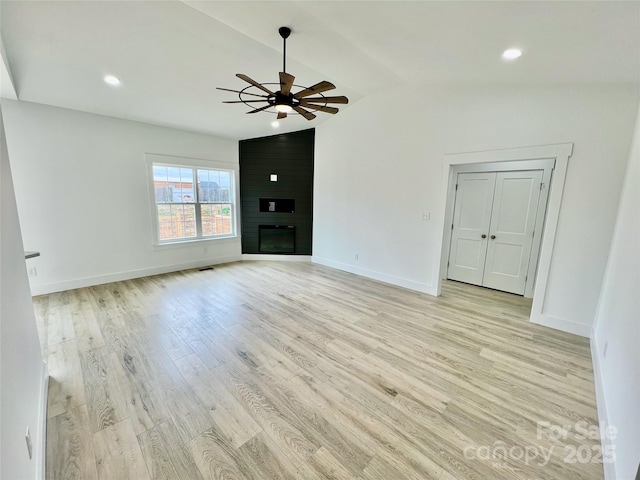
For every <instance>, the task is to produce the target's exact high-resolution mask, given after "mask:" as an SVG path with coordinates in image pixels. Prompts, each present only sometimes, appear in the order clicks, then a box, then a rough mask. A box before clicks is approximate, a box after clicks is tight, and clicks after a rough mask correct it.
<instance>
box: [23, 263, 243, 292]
mask: <svg viewBox="0 0 640 480" xmlns="http://www.w3.org/2000/svg"><path fill="white" fill-rule="evenodd" d="M240 260H242V255H229V256H226V257H217V258H213V259H212V258H205V259H202V260H197V261H194V262H187V263H174V264H171V265H162V266H159V267H152V268H143V269H140V270H129V271H126V272H118V273H110V274H107V275H99V276H96V277H85V278H79V279H76V280H69V281H65V282H56V283H49V284H45V285H38V286H35V287H31V295H32V296H34V297H35V296H36V295H46V294H49V293H55V292H64V291H66V290H74V289H76V288H84V287H92V286H94V285H102V284H105V283H112V282H121V281H123V280H131V279H132V278H141V277H149V276H151V275H160V274H163V273H170V272H179V271H180V270H189V269H191V268H200V267H207V266H209V265H218V264H221V263H230V262H237V261H240Z"/></svg>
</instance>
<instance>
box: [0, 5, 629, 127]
mask: <svg viewBox="0 0 640 480" xmlns="http://www.w3.org/2000/svg"><path fill="white" fill-rule="evenodd" d="M0 8H1V12H0V22H1V23H0V32H1V34H2V40H3V46H4V52H3V56H4V60H5V63H6V65H7V67H8V69H9V71H10V73H11V79H12V86H13V89H14V90H15V92H16V93H17V96H18V97H19V99H20V100H24V101H29V102H37V103H43V104H48V105H54V106H60V107H64V108H71V109H75V110H81V111H87V112H93V113H98V114H103V115H110V116H114V117H119V118H126V119H131V120H137V121H142V122H148V123H153V124H159V125H165V126H171V127H176V128H182V129H188V130H194V131H199V132H206V133H211V134H216V135H221V136H225V137H230V138H236V139H241V138H250V137H258V136H262V135H270V134H273V133H280V132H286V131H293V130H300V129H302V128H309V127H313V126H316V125H318V124H319V123H321V122H324V121H331V115H329V114H324V113H319V114H318V117H317V118H316V119H315V120H313V121H311V122H307V121H306V120H305V119H303V118H302V117H300V116H297V115H295V116H290V117H289V118H287V119H284V120H283V121H281V122H280V123H281V125H280V128H279V129H278V130H274V129H273V128H272V127H271V125H270V122H271V121H272V120H274V119H275V114H272V115H270V114H267V113H256V114H251V115H247V114H246V112H247V111H248V109H247V108H246V107H245V106H244V105H226V104H222V103H221V102H222V101H223V100H233V99H236V98H234V94H233V93H229V92H222V91H219V90H216V89H215V87H226V88H232V89H240V88H244V87H245V86H246V85H247V84H245V83H244V82H243V81H242V80H240V79H238V78H236V77H235V74H236V73H244V74H247V75H248V76H250V77H252V78H254V79H255V80H257V81H259V82H277V81H278V77H277V75H278V72H279V71H280V70H281V67H282V39H281V38H280V37H279V35H278V27H280V26H283V25H286V26H289V27H291V29H292V30H293V33H292V35H291V37H290V38H289V40H288V42H287V71H288V72H289V73H291V74H293V75H295V77H296V80H295V83H296V84H297V85H303V86H309V85H312V84H314V83H317V82H318V81H320V80H329V81H331V82H333V83H334V84H335V85H336V86H337V89H336V90H334V91H332V92H331V93H332V94H335V95H346V96H348V97H349V98H350V101H351V103H350V105H346V106H342V108H353V104H354V103H356V102H357V101H358V100H359V99H361V98H363V97H364V96H367V95H372V94H376V93H380V92H384V91H385V90H387V89H395V88H405V89H406V94H407V95H412V93H413V92H415V91H417V90H419V89H424V88H429V85H432V84H487V83H491V84H496V83H498V84H518V83H537V84H540V83H543V84H557V83H562V84H566V83H595V82H598V83H601V82H634V83H637V82H639V81H640V28H639V25H640V2H637V1H628V2H626V1H589V2H587V1H567V2H561V1H551V2H544V1H511V2H508V1H470V2H465V1H440V2H437V1H417V2H410V1H371V2H370V1H348V2H347V1H344V2H343V1H285V2H278V1H258V2H252V1H237V0H234V1H226V2H223V1H183V2H180V1H157V2H156V1H138V0H135V1H118V2H115V1H55V0H52V1H43V2H38V1H22V0H20V1H10V0H3V1H2V2H1V6H0ZM514 46H515V47H519V48H521V49H522V50H523V51H524V55H523V56H522V57H521V58H520V59H519V60H517V61H516V62H512V63H508V62H505V61H503V60H502V59H501V58H500V55H501V53H502V51H503V50H504V49H506V48H508V47H514ZM107 74H112V75H115V76H117V77H119V78H120V80H121V81H122V84H121V85H120V86H118V87H116V88H114V87H109V86H108V85H106V84H105V83H104V82H103V77H104V76H105V75H107ZM2 78H3V79H4V81H3V89H2V91H3V96H6V97H10V96H11V94H10V93H9V92H10V90H11V89H10V88H9V87H10V86H9V85H7V82H8V80H7V78H8V77H7V76H6V72H4V76H3V77H2ZM382 98H383V97H382ZM416 108H420V106H419V105H416ZM380 114H381V115H383V114H384V104H383V103H381V105H380ZM338 115H340V114H338Z"/></svg>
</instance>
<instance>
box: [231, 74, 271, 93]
mask: <svg viewBox="0 0 640 480" xmlns="http://www.w3.org/2000/svg"><path fill="white" fill-rule="evenodd" d="M236 77H238V78H240V79H242V80H244V81H245V82H247V83H250V84H251V85H253V86H254V87H258V88H259V89H260V90H262V91H263V92H266V93H268V94H269V95H275V94H274V93H273V92H272V91H271V90H269V89H268V88H267V87H265V86H264V85H262V84H261V83H258V82H256V81H255V80H254V79H252V78H249V77H247V76H246V75H244V74H242V73H236Z"/></svg>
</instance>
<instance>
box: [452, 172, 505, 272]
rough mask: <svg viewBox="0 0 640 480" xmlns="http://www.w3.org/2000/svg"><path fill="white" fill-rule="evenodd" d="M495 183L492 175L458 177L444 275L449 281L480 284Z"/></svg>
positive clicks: (468, 174)
mask: <svg viewBox="0 0 640 480" xmlns="http://www.w3.org/2000/svg"><path fill="white" fill-rule="evenodd" d="M495 183H496V173H495V172H482V173H459V174H458V177H457V186H456V203H455V207H454V210H453V228H452V231H451V250H450V254H449V268H448V272H447V276H448V278H450V279H452V280H458V281H461V282H466V283H473V284H476V285H482V277H483V273H484V264H485V258H486V254H487V242H488V238H487V233H488V231H489V224H490V222H491V208H492V204H493V194H494V190H495ZM483 235H484V238H483Z"/></svg>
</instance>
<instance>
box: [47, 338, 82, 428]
mask: <svg viewBox="0 0 640 480" xmlns="http://www.w3.org/2000/svg"><path fill="white" fill-rule="evenodd" d="M47 367H48V369H49V379H50V380H49V395H48V398H47V403H48V407H47V416H48V417H49V418H52V417H56V416H58V415H60V414H62V413H65V412H68V411H69V410H70V409H74V408H76V407H78V406H80V405H84V404H85V403H86V395H85V389H84V386H85V382H84V375H83V372H82V366H81V361H80V356H79V354H78V347H77V343H76V341H75V340H69V341H66V342H62V343H56V344H54V345H51V346H49V347H48V358H47Z"/></svg>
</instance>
